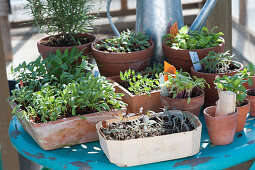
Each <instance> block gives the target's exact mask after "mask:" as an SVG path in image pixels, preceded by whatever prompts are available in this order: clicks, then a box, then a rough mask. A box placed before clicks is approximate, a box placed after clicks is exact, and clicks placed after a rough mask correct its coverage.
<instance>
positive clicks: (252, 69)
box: [239, 62, 255, 86]
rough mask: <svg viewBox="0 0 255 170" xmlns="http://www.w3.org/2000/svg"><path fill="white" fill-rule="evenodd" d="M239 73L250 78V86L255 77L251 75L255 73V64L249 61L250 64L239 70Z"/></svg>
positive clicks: (244, 77)
mask: <svg viewBox="0 0 255 170" xmlns="http://www.w3.org/2000/svg"><path fill="white" fill-rule="evenodd" d="M239 75H240V76H242V77H243V79H248V84H249V86H252V84H253V79H252V78H251V77H252V76H254V75H255V65H254V64H252V62H249V63H248V65H247V66H246V67H245V68H244V69H243V70H242V71H240V72H239Z"/></svg>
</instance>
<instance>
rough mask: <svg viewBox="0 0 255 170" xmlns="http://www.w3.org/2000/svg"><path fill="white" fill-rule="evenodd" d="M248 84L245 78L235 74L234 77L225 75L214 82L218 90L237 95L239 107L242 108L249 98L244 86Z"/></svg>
mask: <svg viewBox="0 0 255 170" xmlns="http://www.w3.org/2000/svg"><path fill="white" fill-rule="evenodd" d="M246 82H247V80H244V79H243V77H242V76H241V75H239V74H235V75H234V76H227V75H223V76H222V77H217V78H216V79H215V80H214V84H215V85H216V87H215V88H216V89H219V90H224V91H231V92H234V93H235V94H236V104H237V106H241V105H242V104H243V101H244V99H245V98H246V96H247V94H246V89H245V87H244V86H243V84H244V83H246Z"/></svg>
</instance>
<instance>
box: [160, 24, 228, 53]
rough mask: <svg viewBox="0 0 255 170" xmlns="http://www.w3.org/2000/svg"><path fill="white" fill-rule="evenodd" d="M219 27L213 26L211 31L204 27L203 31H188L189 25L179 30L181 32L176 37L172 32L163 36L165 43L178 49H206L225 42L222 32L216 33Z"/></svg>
mask: <svg viewBox="0 0 255 170" xmlns="http://www.w3.org/2000/svg"><path fill="white" fill-rule="evenodd" d="M216 28H217V27H213V28H212V29H211V30H210V31H209V30H208V28H206V27H203V28H202V30H201V31H198V30H195V31H190V32H188V27H187V25H186V26H184V27H182V28H181V29H180V30H179V33H178V34H177V35H176V36H175V37H174V36H173V35H172V34H166V35H165V36H164V37H163V38H164V40H165V44H166V45H169V46H170V47H173V48H176V49H204V48H210V47H216V46H218V45H219V44H221V43H223V39H221V38H220V36H222V35H223V33H222V32H219V33H214V30H215V29H216Z"/></svg>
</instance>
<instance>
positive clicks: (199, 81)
mask: <svg viewBox="0 0 255 170" xmlns="http://www.w3.org/2000/svg"><path fill="white" fill-rule="evenodd" d="M193 78H194V79H193ZM193 78H192V77H191V76H190V75H189V73H188V72H182V71H179V72H178V71H177V72H176V74H175V75H174V74H169V75H168V80H167V81H165V82H164V83H162V84H161V85H160V86H162V87H163V86H164V87H166V88H167V93H166V94H164V95H163V94H162V93H161V95H160V100H161V104H162V106H163V107H165V106H168V108H169V109H179V110H185V111H189V112H191V113H193V114H194V115H196V116H197V117H199V113H200V108H201V106H202V105H203V104H204V91H203V89H204V88H205V85H206V82H205V80H204V79H203V78H197V77H195V76H194V77H193Z"/></svg>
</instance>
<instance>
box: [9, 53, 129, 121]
mask: <svg viewBox="0 0 255 170" xmlns="http://www.w3.org/2000/svg"><path fill="white" fill-rule="evenodd" d="M81 53H82V52H79V51H77V50H76V49H74V50H72V51H71V52H70V53H68V52H66V51H65V52H64V53H63V54H61V53H60V51H58V52H57V54H55V55H51V56H50V57H49V58H47V59H45V60H41V58H38V59H37V60H35V61H33V62H31V63H29V64H26V63H22V64H20V65H19V66H18V67H17V68H15V69H14V70H12V71H13V73H14V74H15V77H16V80H18V81H23V82H24V83H23V84H24V87H22V86H20V88H19V89H15V90H13V91H12V93H13V96H11V97H10V98H9V100H10V101H12V102H16V103H17V104H18V105H17V107H16V108H15V109H14V110H13V114H17V116H20V117H23V118H24V117H26V118H27V119H33V120H34V121H35V122H37V123H39V122H47V121H54V120H57V119H60V118H65V117H70V116H75V115H83V114H86V113H93V112H98V111H99V112H101V111H109V110H112V109H121V108H122V107H123V106H125V103H123V102H122V101H120V100H121V96H122V95H123V94H120V93H115V90H114V87H113V84H112V83H110V82H109V80H107V79H106V78H105V77H93V75H92V74H91V73H87V74H85V72H84V71H85V70H86V69H87V70H90V69H91V68H92V67H93V66H92V65H90V64H89V63H88V62H87V61H86V60H85V59H86V58H85V57H82V56H81ZM80 57H82V62H81V63H80V62H78V61H77V59H78V58H80ZM56 58H57V59H56ZM56 74H57V75H56ZM24 80H25V81H24ZM18 108H21V109H22V111H21V112H19V109H18Z"/></svg>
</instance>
